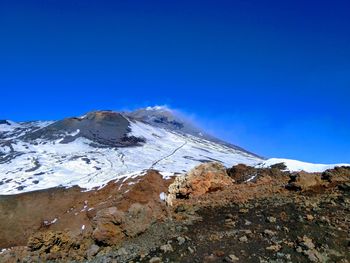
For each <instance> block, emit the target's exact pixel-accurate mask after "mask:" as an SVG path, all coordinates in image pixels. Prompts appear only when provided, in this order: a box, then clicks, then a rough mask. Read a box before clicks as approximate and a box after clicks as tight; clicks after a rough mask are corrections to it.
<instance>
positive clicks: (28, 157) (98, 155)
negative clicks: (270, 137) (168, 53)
mask: <svg viewBox="0 0 350 263" xmlns="http://www.w3.org/2000/svg"><path fill="white" fill-rule="evenodd" d="M51 123H52V122H35V123H24V124H22V123H13V122H11V123H10V125H7V124H2V125H0V135H6V136H5V137H3V138H5V139H0V157H2V158H1V159H0V160H2V161H1V162H0V195H10V194H19V193H24V192H29V191H34V190H41V189H47V188H52V187H71V186H75V185H77V186H80V187H81V188H84V189H86V190H90V189H92V188H95V187H98V188H99V187H103V186H104V185H106V184H107V183H108V182H110V181H117V180H121V181H125V180H127V179H128V178H135V177H137V176H140V175H143V174H145V172H146V171H147V170H148V169H155V170H158V171H160V173H161V174H162V175H163V177H164V178H169V177H171V176H173V175H175V174H182V173H185V172H187V171H189V170H190V169H192V168H194V167H195V166H197V165H198V164H201V163H203V162H209V161H218V162H221V163H222V164H224V165H225V166H226V167H232V166H233V165H236V164H240V163H241V164H246V165H250V166H255V167H269V166H271V165H273V164H276V163H282V162H283V163H285V164H286V166H287V168H288V170H290V171H301V170H303V171H306V172H322V171H324V170H327V169H331V168H334V167H335V166H350V164H332V165H325V164H311V163H305V162H300V161H296V160H289V159H278V158H273V159H269V160H263V159H261V158H259V157H256V156H254V155H251V154H249V153H247V152H243V151H240V150H238V149H233V148H230V147H227V146H225V145H222V144H219V143H215V142H212V141H208V140H206V139H204V138H200V137H196V136H192V135H186V134H182V133H177V132H174V131H170V130H167V129H163V128H159V127H155V126H152V125H149V124H146V123H143V122H139V121H131V120H129V123H130V124H129V127H130V130H131V132H130V133H129V135H130V136H131V135H132V136H136V137H138V138H140V137H142V138H144V139H145V141H146V142H145V143H143V144H142V145H141V146H134V147H120V148H108V147H96V146H93V145H94V144H93V143H92V141H90V140H88V139H86V138H84V137H80V138H78V139H76V140H74V141H73V142H70V143H67V144H62V143H60V141H61V139H58V140H56V141H49V140H42V139H37V140H35V141H31V142H25V141H23V140H21V139H20V136H22V135H23V134H24V133H25V132H26V129H28V128H29V129H31V128H33V127H36V128H37V129H41V128H43V127H45V126H47V125H49V124H51ZM21 128H23V129H21ZM79 132H80V131H79V130H77V131H75V132H74V133H73V134H72V136H74V135H77V134H79ZM0 138H1V137H0ZM9 138H10V139H9Z"/></svg>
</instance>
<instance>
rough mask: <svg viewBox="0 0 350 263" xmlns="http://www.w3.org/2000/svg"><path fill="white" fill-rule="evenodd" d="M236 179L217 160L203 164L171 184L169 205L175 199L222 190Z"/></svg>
mask: <svg viewBox="0 0 350 263" xmlns="http://www.w3.org/2000/svg"><path fill="white" fill-rule="evenodd" d="M233 183H234V180H233V179H232V178H230V177H229V176H228V174H227V172H226V168H225V167H224V166H223V165H222V164H220V163H216V162H210V163H205V164H201V165H199V166H197V167H195V168H194V169H192V170H191V171H190V172H188V173H187V174H186V175H182V176H178V177H176V178H175V181H174V182H173V183H172V184H171V185H170V186H169V189H168V191H169V194H168V197H167V203H168V205H172V202H173V200H174V199H177V198H178V199H188V198H191V197H196V196H201V195H204V194H206V193H209V192H214V191H218V190H222V189H223V188H225V187H227V186H230V185H232V184H233Z"/></svg>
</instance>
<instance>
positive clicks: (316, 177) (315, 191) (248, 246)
mask: <svg viewBox="0 0 350 263" xmlns="http://www.w3.org/2000/svg"><path fill="white" fill-rule="evenodd" d="M280 169H281V168H272V169H256V168H252V167H246V166H243V165H240V166H237V167H234V168H233V169H229V170H228V171H227V173H226V172H225V171H226V170H225V168H223V167H222V166H220V165H218V164H215V163H211V164H205V165H202V166H198V167H197V168H196V169H195V170H194V172H193V171H192V172H190V173H188V174H187V175H186V176H185V177H178V178H176V179H175V180H171V181H166V180H164V179H163V178H162V176H161V175H160V174H159V173H157V172H156V171H149V172H148V173H147V174H146V175H145V176H143V177H138V178H134V181H132V182H128V181H126V182H123V183H121V182H120V183H118V182H117V183H115V182H111V183H110V184H108V185H107V186H106V187H105V188H103V189H100V190H96V191H90V192H81V189H76V188H71V189H65V190H62V189H58V190H57V189H51V190H47V191H43V192H35V193H27V194H26V195H18V196H12V197H7V199H6V198H5V199H2V201H1V202H0V205H1V211H3V213H2V214H1V215H0V231H1V236H0V241H1V242H2V244H10V245H11V246H16V247H14V248H11V249H10V250H7V251H5V252H2V253H1V252H0V262H1V263H2V262H6V263H7V262H8V263H12V262H95V263H102V262H103V263H105V262H107V263H108V262H111V263H112V262H113V263H114V262H150V263H159V262H189V263H190V262H343V263H346V262H350V168H345V167H343V168H336V169H334V170H328V171H326V172H324V173H322V174H321V173H314V174H309V173H304V172H300V173H293V174H291V173H289V172H284V171H283V169H282V170H280ZM191 174H192V176H191ZM249 174H254V175H256V178H255V179H254V181H253V182H249V183H246V182H245V181H244V180H245V178H247V177H249V176H248V175H249ZM219 178H221V179H224V180H221V181H220V180H219V181H218V179H219ZM230 178H231V179H232V178H234V179H235V180H236V182H234V181H230ZM223 181H227V182H230V183H228V184H222V182H223ZM237 182H238V183H237ZM170 183H171V185H170V186H169V184H170ZM202 186H205V187H206V188H205V189H207V190H206V191H204V192H203V187H202ZM167 191H168V199H167V200H168V206H166V204H165V202H164V200H162V199H161V198H160V196H161V195H160V194H161V193H162V192H167ZM178 193H186V195H179V194H178ZM172 195H173V196H175V199H174V198H172V199H171V202H170V201H169V200H170V199H169V198H170V197H172ZM90 208H91V210H90ZM4 211H5V212H4ZM55 217H57V218H58V220H57V222H54V223H52V224H49V225H47V226H45V227H43V225H42V223H43V219H47V220H48V221H49V220H52V219H54V218H55ZM82 226H84V227H85V228H82ZM28 239H29V241H28ZM26 244H27V246H25V245H26Z"/></svg>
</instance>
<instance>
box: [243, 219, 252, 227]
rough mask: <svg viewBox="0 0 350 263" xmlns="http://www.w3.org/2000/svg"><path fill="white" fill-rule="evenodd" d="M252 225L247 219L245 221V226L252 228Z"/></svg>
mask: <svg viewBox="0 0 350 263" xmlns="http://www.w3.org/2000/svg"><path fill="white" fill-rule="evenodd" d="M251 224H252V222H250V221H248V220H247V219H245V221H244V225H246V226H250V225H251Z"/></svg>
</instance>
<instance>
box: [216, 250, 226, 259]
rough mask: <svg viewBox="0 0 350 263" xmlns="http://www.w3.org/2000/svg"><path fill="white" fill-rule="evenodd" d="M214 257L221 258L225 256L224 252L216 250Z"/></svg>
mask: <svg viewBox="0 0 350 263" xmlns="http://www.w3.org/2000/svg"><path fill="white" fill-rule="evenodd" d="M214 255H215V256H217V257H223V256H224V255H225V252H224V251H221V250H216V251H214Z"/></svg>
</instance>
